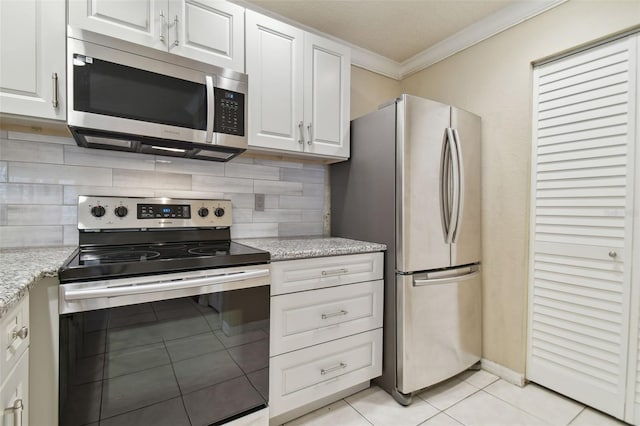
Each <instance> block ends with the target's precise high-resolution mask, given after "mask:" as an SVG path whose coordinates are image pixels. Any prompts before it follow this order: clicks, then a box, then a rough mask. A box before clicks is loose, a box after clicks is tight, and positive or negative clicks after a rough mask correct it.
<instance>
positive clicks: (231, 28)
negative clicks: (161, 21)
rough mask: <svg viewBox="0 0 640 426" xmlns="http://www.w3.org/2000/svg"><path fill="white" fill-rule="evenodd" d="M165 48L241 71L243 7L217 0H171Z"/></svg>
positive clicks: (242, 57)
mask: <svg viewBox="0 0 640 426" xmlns="http://www.w3.org/2000/svg"><path fill="white" fill-rule="evenodd" d="M169 10H170V16H169V31H168V33H169V51H170V52H171V53H175V54H178V55H181V56H186V57H189V58H191V59H195V60H198V61H202V62H206V63H210V64H214V65H218V66H220V67H225V68H230V69H232V70H234V71H238V72H242V73H244V8H242V7H240V6H238V5H235V4H233V3H229V2H227V1H221V0H186V1H185V0H171V1H170V8H169Z"/></svg>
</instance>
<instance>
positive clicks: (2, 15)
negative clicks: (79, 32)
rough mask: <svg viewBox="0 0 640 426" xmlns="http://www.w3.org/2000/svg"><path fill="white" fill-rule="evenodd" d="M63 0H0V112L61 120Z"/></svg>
mask: <svg viewBox="0 0 640 426" xmlns="http://www.w3.org/2000/svg"><path fill="white" fill-rule="evenodd" d="M65 87H66V86H65V2H64V0H20V1H17V0H11V1H5V0H2V1H0V112H2V113H8V114H19V115H27V116H32V117H39V118H47V119H56V120H64V119H65V118H66V107H65V97H64V94H65V93H66V88H65Z"/></svg>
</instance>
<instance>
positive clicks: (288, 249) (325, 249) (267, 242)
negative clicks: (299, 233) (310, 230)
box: [236, 237, 387, 262]
mask: <svg viewBox="0 0 640 426" xmlns="http://www.w3.org/2000/svg"><path fill="white" fill-rule="evenodd" d="M236 242H238V243H240V244H244V245H247V246H251V247H254V248H257V249H260V250H265V251H268V252H270V253H271V261H272V262H275V261H279V260H290V259H305V258H310V257H324V256H340V255H346V254H358V253H371V252H378V251H384V250H386V249H387V246H386V245H384V244H378V243H371V242H367V241H358V240H351V239H348V238H323V237H308V238H302V237H297V238H248V239H238V240H236Z"/></svg>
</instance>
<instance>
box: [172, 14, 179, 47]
mask: <svg viewBox="0 0 640 426" xmlns="http://www.w3.org/2000/svg"><path fill="white" fill-rule="evenodd" d="M173 24H174V25H175V27H176V41H174V42H173V45H174V46H178V45H179V44H180V41H179V40H180V30H179V29H178V15H176V17H175V18H174V19H173Z"/></svg>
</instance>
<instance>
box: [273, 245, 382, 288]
mask: <svg viewBox="0 0 640 426" xmlns="http://www.w3.org/2000/svg"><path fill="white" fill-rule="evenodd" d="M383 259H384V254H383V253H363V254H354V255H348V256H330V257H318V258H312V259H299V260H288V261H284V262H273V263H272V264H271V279H272V284H271V295H272V296H275V295H278V294H286V293H292V292H297V291H303V290H314V289H320V288H326V287H335V286H339V285H344V284H352V283H357V282H362V281H373V280H380V279H382V271H383V267H384V265H383Z"/></svg>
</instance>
